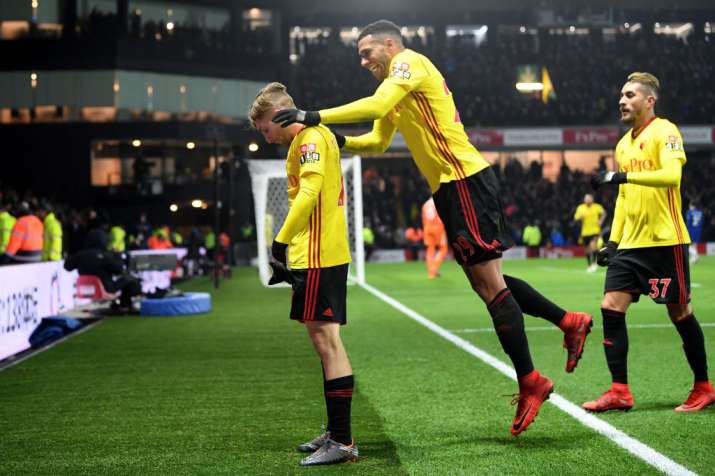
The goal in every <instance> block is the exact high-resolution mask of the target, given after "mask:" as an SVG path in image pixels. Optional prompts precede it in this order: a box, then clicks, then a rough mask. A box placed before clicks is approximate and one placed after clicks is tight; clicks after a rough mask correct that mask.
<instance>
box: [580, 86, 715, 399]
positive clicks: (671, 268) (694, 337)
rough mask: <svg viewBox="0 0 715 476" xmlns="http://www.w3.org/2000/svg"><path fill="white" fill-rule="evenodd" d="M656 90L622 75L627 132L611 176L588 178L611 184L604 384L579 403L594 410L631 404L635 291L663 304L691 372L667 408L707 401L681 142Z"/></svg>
mask: <svg viewBox="0 0 715 476" xmlns="http://www.w3.org/2000/svg"><path fill="white" fill-rule="evenodd" d="M659 90H660V83H659V81H658V79H657V78H656V77H655V76H653V75H652V74H650V73H632V74H631V75H629V76H628V80H627V81H626V83H625V84H624V85H623V88H622V89H621V99H620V101H619V102H618V106H619V109H620V111H621V121H622V122H624V123H625V124H628V125H630V126H631V128H630V129H629V130H628V132H626V134H625V135H624V136H623V138H621V140H620V141H619V142H618V144H617V145H616V162H617V163H618V172H603V173H601V174H598V175H594V176H593V177H592V178H591V181H592V184H593V185H594V187H596V188H597V187H599V186H601V185H619V189H618V199H617V200H616V210H615V214H614V216H613V224H612V225H611V235H610V239H609V242H608V245H607V246H606V247H605V248H603V249H602V250H601V251H599V256H598V264H600V265H602V266H608V270H607V271H606V283H605V293H604V296H603V301H602V302H601V312H602V314H603V335H604V341H603V347H604V350H605V352H606V362H607V363H608V369H609V370H610V372H611V381H612V384H611V388H610V389H608V391H606V392H605V393H604V394H603V395H601V397H599V398H597V399H596V400H593V401H590V402H586V403H584V404H583V407H584V408H585V409H586V410H591V411H595V412H602V411H606V410H628V409H630V408H631V407H632V406H633V395H632V394H631V391H630V389H629V387H628V372H627V370H628V367H627V357H628V332H627V330H626V311H627V310H628V307H629V306H630V304H631V303H632V302H638V300H639V298H640V295H641V294H643V295H646V296H648V297H650V298H651V299H653V301H655V302H656V303H658V304H665V306H666V309H667V311H668V316H669V317H670V320H671V321H672V322H673V324H674V325H675V328H676V329H677V330H678V333H679V334H680V337H681V338H682V340H683V350H684V351H685V356H686V358H687V360H688V364H689V365H690V368H691V370H692V371H693V374H694V380H695V383H694V385H693V388H692V390H691V391H690V395H689V396H688V398H687V399H686V400H685V402H684V403H683V404H682V405H679V406H678V407H676V408H675V411H677V412H692V411H697V410H701V409H703V408H705V407H706V406H708V405H711V404H712V403H713V402H715V390H713V387H712V384H711V383H710V380H709V379H708V369H707V358H706V355H705V338H704V336H703V331H702V329H701V328H700V324H699V323H698V321H697V319H695V315H694V314H693V308H692V306H691V305H690V270H689V268H688V265H689V263H688V244H689V243H690V237H689V236H688V230H687V229H686V227H685V223H683V217H682V215H681V211H680V210H681V206H682V205H681V200H680V177H681V174H682V168H683V165H685V161H686V159H685V151H684V149H683V139H682V138H681V136H680V131H679V130H678V128H677V127H676V126H675V124H673V123H672V122H670V121H668V120H666V119H663V118H660V117H657V116H656V115H655V103H656V101H657V100H658V94H659Z"/></svg>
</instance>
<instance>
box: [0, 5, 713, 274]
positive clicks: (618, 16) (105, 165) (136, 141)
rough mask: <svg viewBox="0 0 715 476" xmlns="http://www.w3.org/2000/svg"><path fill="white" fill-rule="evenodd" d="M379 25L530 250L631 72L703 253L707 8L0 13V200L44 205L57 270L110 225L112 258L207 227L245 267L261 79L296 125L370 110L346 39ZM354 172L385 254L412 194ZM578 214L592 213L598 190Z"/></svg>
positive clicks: (368, 81)
mask: <svg viewBox="0 0 715 476" xmlns="http://www.w3.org/2000/svg"><path fill="white" fill-rule="evenodd" d="M379 18H387V19H390V20H393V21H394V22H396V23H398V24H399V25H401V26H403V35H404V37H405V40H406V43H407V45H408V47H410V48H413V49H415V50H417V51H419V52H421V53H424V54H426V55H427V56H428V57H429V58H431V59H432V61H433V62H434V63H435V64H436V65H437V67H438V68H439V69H440V70H441V71H442V73H443V74H444V75H445V77H446V79H447V83H448V84H449V87H450V89H451V90H452V92H453V93H454V96H455V101H456V104H457V107H458V109H459V112H460V115H461V119H462V121H463V123H464V125H465V128H466V129H467V132H468V134H469V137H470V139H471V141H472V142H473V143H474V144H475V145H476V146H477V148H478V149H479V150H480V151H481V152H482V153H483V154H484V155H485V157H486V158H487V159H488V160H489V161H490V162H492V163H494V164H496V165H497V166H498V167H497V168H498V170H499V172H500V176H501V179H502V182H503V188H504V191H505V193H504V197H503V198H504V205H505V208H506V212H507V215H508V216H509V219H510V225H511V226H512V227H513V232H514V236H515V238H516V239H517V241H519V242H520V241H521V236H522V230H523V228H524V227H525V226H526V225H527V224H528V223H529V222H535V223H537V226H539V227H540V229H541V231H542V235H543V236H544V243H546V242H547V241H548V240H549V237H550V236H551V235H552V234H553V233H556V235H561V236H562V237H563V244H574V243H575V242H576V240H577V237H578V230H579V229H578V224H577V223H575V222H573V220H572V217H573V210H574V208H575V206H576V205H577V204H578V203H580V201H581V200H582V198H583V194H584V193H585V192H586V191H588V190H587V187H586V185H585V184H586V177H587V175H588V174H589V173H590V172H592V171H593V170H595V169H598V168H599V167H600V168H610V167H612V166H613V164H612V160H613V152H612V150H613V147H614V145H615V143H616V142H617V140H618V138H619V137H620V136H621V134H622V133H623V132H624V131H623V130H622V129H621V127H620V125H619V123H618V114H617V101H618V93H619V91H620V88H621V86H622V84H623V82H624V80H625V78H626V76H627V74H628V73H630V72H632V71H649V72H651V73H653V74H655V75H656V76H657V77H658V78H659V79H660V81H661V85H662V97H661V99H660V100H659V101H658V105H657V113H658V114H659V115H661V116H663V117H666V118H668V119H670V120H672V121H674V122H675V123H676V124H677V125H678V126H679V127H681V131H682V132H683V135H684V141H685V147H686V150H687V154H688V159H689V164H688V166H687V167H686V168H685V178H684V185H683V196H684V202H685V203H684V205H685V206H686V207H687V206H688V205H689V203H690V202H691V201H698V202H700V203H699V205H700V207H701V208H702V209H703V211H704V213H705V229H704V232H703V233H704V234H703V240H705V241H707V240H708V239H712V237H713V233H714V232H715V224H714V223H713V219H714V217H713V213H712V210H713V201H715V193H713V182H715V180H713V179H714V178H715V177H713V174H714V173H715V166H714V165H713V163H714V162H713V161H714V160H715V159H714V158H715V155H714V154H713V150H715V143H714V141H713V127H714V126H715V117H714V115H715V107H714V106H715V91H714V90H713V88H712V84H715V83H714V81H715V61H714V60H715V54H713V44H712V42H713V41H715V36H713V33H712V30H713V28H714V27H715V6H713V5H712V4H708V2H699V1H691V0H684V1H681V2H678V4H677V5H673V4H672V3H670V2H665V1H660V0H653V1H649V2H643V1H635V0H634V1H621V2H610V3H609V2H602V1H600V2H599V1H590V2H580V1H557V0H552V1H549V0H545V1H539V2H520V1H515V0H500V1H496V0H483V1H477V2H475V1H466V0H465V1H460V0H457V1H450V2H446V3H445V4H442V5H439V7H438V8H437V7H435V5H434V4H433V2H427V1H412V2H405V1H397V0H382V1H374V0H366V1H363V2H360V3H351V4H350V5H348V4H343V3H341V2H331V1H327V0H315V1H311V2H302V3H300V2H287V1H277V0H275V1H253V2H246V1H238V0H234V1H232V0H210V1H190V0H182V1H161V0H156V1H154V0H140V1H135V0H5V1H3V2H0V57H2V59H3V60H2V63H1V65H0V68H1V69H2V71H0V84H2V87H0V140H1V141H2V144H3V145H4V147H5V149H4V153H3V160H2V166H1V167H2V168H1V169H0V170H1V171H2V172H1V173H0V193H1V195H0V201H1V202H2V203H3V204H6V205H8V206H9V207H10V209H12V207H13V206H15V205H16V204H17V203H19V202H21V201H26V202H28V203H30V204H33V205H35V206H39V205H40V202H44V203H46V204H48V205H50V206H51V208H52V209H53V211H54V213H55V215H56V217H57V218H58V220H59V221H60V223H61V225H62V227H63V230H64V235H63V236H64V240H63V243H62V253H63V254H67V253H68V252H69V253H71V252H73V251H75V250H76V249H78V248H79V247H80V246H81V242H82V240H83V239H84V238H83V237H84V235H86V233H87V231H89V229H91V228H92V227H95V226H104V227H105V228H106V229H109V228H110V227H111V226H120V227H121V228H122V229H123V230H124V231H125V232H126V238H125V240H126V245H127V247H128V248H145V247H147V246H148V244H147V240H148V238H149V237H150V236H151V234H152V233H153V231H156V230H162V229H163V230H164V232H165V233H166V234H167V236H170V239H173V240H174V241H176V240H181V243H173V244H175V245H176V244H182V243H183V245H184V246H185V245H186V242H187V240H189V239H190V238H191V237H192V233H193V234H194V236H193V239H194V240H197V239H199V236H200V237H201V239H202V240H204V241H205V238H206V235H207V234H210V232H209V229H213V228H215V230H214V235H216V233H222V232H223V233H225V234H226V235H227V237H228V238H229V239H230V243H231V246H230V248H231V257H230V260H231V262H232V263H242V264H245V263H248V262H249V261H250V259H251V258H252V257H254V256H255V254H256V252H255V239H256V236H255V230H256V226H255V217H254V216H253V215H254V212H253V197H252V193H251V184H250V178H249V174H248V167H246V166H245V160H246V159H254V158H255V159H261V158H271V159H279V158H283V156H284V152H285V151H284V150H280V149H279V148H277V147H275V146H271V145H268V144H265V143H264V142H262V140H261V138H260V136H259V135H258V134H256V133H255V132H254V131H251V130H250V129H249V127H248V125H247V122H246V112H247V109H248V107H249V105H250V103H251V102H252V100H253V98H254V96H255V93H256V91H257V90H258V89H259V88H260V87H261V86H262V85H263V84H265V83H266V82H268V81H274V80H277V81H281V82H283V83H285V84H287V85H288V87H289V91H290V92H291V93H292V94H293V96H294V98H295V99H296V102H297V103H298V105H299V107H302V108H305V109H319V108H321V107H329V106H335V105H339V104H342V103H345V102H347V101H351V100H354V99H357V98H360V97H363V96H366V95H369V94H371V93H372V91H373V90H374V89H375V87H376V84H375V82H374V80H373V79H372V77H371V76H370V75H369V73H368V72H367V71H365V70H363V69H361V68H360V66H359V60H358V56H357V52H356V47H355V45H356V41H355V40H356V37H357V34H358V31H359V28H360V27H362V26H364V25H365V24H367V23H369V22H371V21H374V20H376V19H379ZM368 128H369V125H367V124H366V125H362V126H361V125H356V126H354V127H351V128H348V129H346V130H343V131H342V132H344V133H356V132H362V131H365V130H367V129H368ZM387 159H389V160H387ZM363 171H364V177H363V180H364V189H365V192H366V193H365V206H364V214H365V217H364V218H365V225H366V226H367V227H369V228H370V229H371V230H372V231H373V233H374V245H375V246H376V247H377V248H396V247H398V248H399V247H401V246H404V245H405V240H404V231H405V229H406V228H408V227H409V226H410V225H411V224H413V223H414V222H415V221H416V220H418V217H419V209H420V206H421V204H422V203H423V202H424V200H425V198H426V197H427V196H428V190H427V187H426V184H425V183H424V181H423V180H422V179H421V178H420V176H419V174H418V173H417V171H416V168H415V167H414V165H413V164H412V162H411V160H410V156H409V153H408V151H407V150H406V148H405V146H404V141H403V140H402V139H401V138H400V137H399V136H398V137H397V138H396V140H395V142H394V144H393V145H392V147H391V148H390V149H389V150H388V151H387V152H386V153H385V154H380V155H376V156H368V157H363ZM596 201H597V202H600V203H602V204H603V205H604V206H605V207H606V209H609V207H610V206H612V204H613V196H612V192H611V191H604V192H599V194H597V196H596ZM217 204H218V205H219V209H218V215H219V217H218V218H216V215H217V213H216V212H217ZM217 224H218V226H217ZM211 239H213V240H215V236H214V237H213V238H211V237H209V240H211ZM239 248H240V249H239Z"/></svg>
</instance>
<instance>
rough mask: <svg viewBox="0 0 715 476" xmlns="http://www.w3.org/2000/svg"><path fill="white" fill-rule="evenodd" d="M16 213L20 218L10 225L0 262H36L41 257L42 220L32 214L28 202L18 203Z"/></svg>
mask: <svg viewBox="0 0 715 476" xmlns="http://www.w3.org/2000/svg"><path fill="white" fill-rule="evenodd" d="M17 215H18V216H19V217H20V218H18V219H17V221H16V222H15V225H14V226H13V227H12V234H11V235H10V241H9V242H8V244H7V248H6V249H5V254H4V255H3V256H2V257H1V258H0V264H8V263H37V262H39V261H40V260H41V259H42V242H43V233H44V227H43V225H42V222H41V221H40V219H39V218H37V216H36V215H35V214H33V211H32V208H31V207H30V204H29V203H28V202H21V203H20V204H19V205H18V209H17Z"/></svg>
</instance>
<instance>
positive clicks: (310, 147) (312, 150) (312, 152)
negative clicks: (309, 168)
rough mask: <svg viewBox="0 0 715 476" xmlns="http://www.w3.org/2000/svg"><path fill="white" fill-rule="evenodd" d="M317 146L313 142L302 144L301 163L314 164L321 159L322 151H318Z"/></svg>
mask: <svg viewBox="0 0 715 476" xmlns="http://www.w3.org/2000/svg"><path fill="white" fill-rule="evenodd" d="M316 149H317V147H316V146H315V144H313V143H308V144H301V145H300V164H301V165H304V164H313V163H316V162H318V161H319V160H320V153H318V152H317V151H316Z"/></svg>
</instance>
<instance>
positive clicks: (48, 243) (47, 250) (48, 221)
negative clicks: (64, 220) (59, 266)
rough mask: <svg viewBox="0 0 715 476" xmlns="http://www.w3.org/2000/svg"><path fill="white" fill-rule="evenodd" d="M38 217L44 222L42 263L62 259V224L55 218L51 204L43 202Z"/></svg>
mask: <svg viewBox="0 0 715 476" xmlns="http://www.w3.org/2000/svg"><path fill="white" fill-rule="evenodd" d="M37 216H38V217H39V218H40V219H42V220H43V222H42V224H43V228H44V236H43V241H42V261H59V260H61V259H62V224H61V223H60V221H59V220H58V219H57V217H56V216H55V213H54V211H53V206H52V205H51V204H50V203H49V202H41V205H40V206H39V207H38V212H37Z"/></svg>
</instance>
